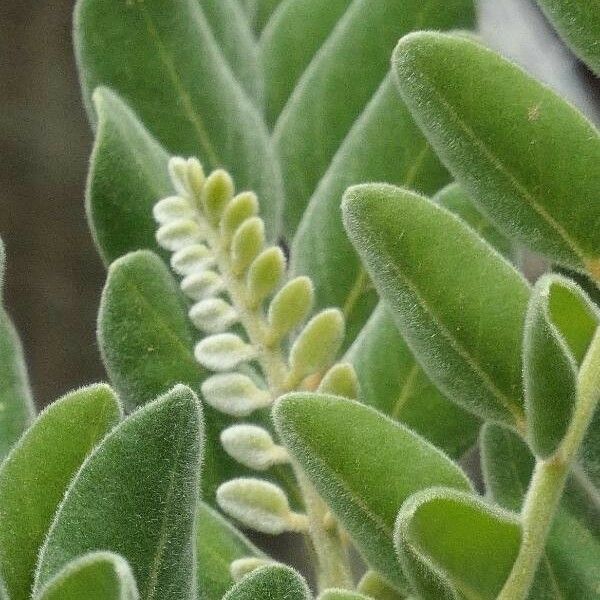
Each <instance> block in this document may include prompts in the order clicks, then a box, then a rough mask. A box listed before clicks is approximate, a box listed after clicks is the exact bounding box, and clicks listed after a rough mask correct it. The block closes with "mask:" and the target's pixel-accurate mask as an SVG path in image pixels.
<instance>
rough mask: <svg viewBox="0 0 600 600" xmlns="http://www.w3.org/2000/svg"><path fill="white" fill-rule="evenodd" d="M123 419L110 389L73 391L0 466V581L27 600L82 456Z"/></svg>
mask: <svg viewBox="0 0 600 600" xmlns="http://www.w3.org/2000/svg"><path fill="white" fill-rule="evenodd" d="M120 418H121V407H120V405H119V402H118V400H117V398H116V397H115V395H114V394H113V392H112V391H111V389H110V388H109V387H108V386H106V385H94V386H90V387H87V388H82V389H80V390H77V391H74V392H71V393H70V394H67V395H66V396H63V397H62V398H61V399H59V400H57V401H56V402H54V403H53V404H51V405H50V406H49V407H48V408H46V410H44V411H43V412H42V413H41V414H40V415H39V417H38V418H37V420H36V421H35V422H34V423H33V425H32V426H31V427H30V428H29V429H28V430H27V431H26V432H25V434H24V435H23V437H22V438H21V440H20V441H19V443H18V444H17V445H16V446H15V447H14V449H13V450H12V452H11V453H10V454H9V455H8V457H7V458H6V460H5V461H4V463H3V464H2V466H1V467H0V577H1V578H2V579H3V580H4V582H5V585H6V589H7V590H8V592H9V593H10V597H11V598H12V600H26V599H27V598H29V592H30V589H31V584H32V582H33V575H34V570H35V564H36V560H37V556H38V550H39V548H40V546H41V545H42V543H43V541H44V537H45V535H46V532H47V531H48V528H49V527H50V524H51V523H52V517H53V516H54V513H55V512H56V509H57V507H58V505H59V504H60V501H61V500H62V498H63V496H64V493H65V490H66V488H67V486H68V485H69V482H70V481H71V478H72V477H73V475H74V474H75V473H76V472H77V469H79V467H80V465H81V463H82V462H83V461H84V459H85V457H86V456H87V455H88V454H89V453H90V452H91V451H92V449H93V448H94V447H95V446H96V445H97V444H98V443H99V442H100V440H101V439H102V438H103V437H104V436H105V435H106V434H107V433H108V431H110V429H112V427H114V426H115V425H116V424H117V423H118V422H119V420H120Z"/></svg>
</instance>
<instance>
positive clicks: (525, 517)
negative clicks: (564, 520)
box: [498, 329, 600, 600]
mask: <svg viewBox="0 0 600 600" xmlns="http://www.w3.org/2000/svg"><path fill="white" fill-rule="evenodd" d="M599 399H600V329H598V330H597V331H596V334H595V335H594V339H593V340H592V343H591V344H590V347H589V349H588V352H587V354H586V357H585V360H584V361H583V364H582V365H581V368H580V370H579V377H578V382H577V401H576V403H575V409H574V411H573V415H572V418H571V423H570V425H569V428H568V430H567V433H566V435H565V437H564V439H563V441H562V442H561V444H560V446H559V448H558V450H557V451H556V453H555V454H554V455H553V456H552V457H551V458H549V459H547V460H538V462H537V464H536V467H535V470H534V473H533V477H532V479H531V483H530V485H529V490H528V491H527V497H526V498H525V503H524V505H523V510H522V513H521V522H522V528H523V539H522V542H521V548H520V550H519V554H518V556H517V559H516V561H515V563H514V565H513V568H512V571H511V573H510V575H509V577H508V579H507V580H506V583H505V584H504V587H503V588H502V591H501V592H500V594H499V596H498V600H524V599H525V598H527V595H528V593H529V590H530V588H531V585H532V583H533V579H534V577H535V573H536V570H537V567H538V564H539V562H540V559H541V557H542V555H543V553H544V548H545V545H546V538H547V537H548V532H549V530H550V527H551V526H552V520H553V519H554V515H555V513H556V509H557V507H558V504H559V502H560V499H561V496H562V493H563V490H564V487H565V482H566V479H567V476H568V474H569V471H570V469H571V467H572V465H573V463H574V461H575V459H576V458H577V454H578V452H579V449H580V447H581V444H582V442H583V440H584V437H585V434H586V431H587V429H588V426H589V424H590V421H591V420H592V417H593V415H594V411H595V410H596V406H597V405H598V400H599Z"/></svg>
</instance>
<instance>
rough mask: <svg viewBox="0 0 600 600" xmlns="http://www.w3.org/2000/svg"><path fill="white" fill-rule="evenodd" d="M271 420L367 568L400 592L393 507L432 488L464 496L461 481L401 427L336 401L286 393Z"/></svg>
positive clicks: (436, 452) (457, 470)
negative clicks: (451, 489)
mask: <svg viewBox="0 0 600 600" xmlns="http://www.w3.org/2000/svg"><path fill="white" fill-rule="evenodd" d="M274 420H275V425H276V428H277V430H278V432H279V434H280V437H281V439H282V440H283V442H284V443H285V445H286V446H287V448H288V449H289V451H290V452H291V453H292V454H293V456H294V458H295V459H296V460H297V461H298V462H299V463H300V466H301V467H302V468H303V469H304V470H305V472H306V474H307V475H308V477H310V479H311V480H312V482H313V484H314V485H315V487H316V488H317V490H318V492H319V493H320V494H321V496H322V497H323V498H324V499H325V500H326V502H327V503H328V504H329V506H330V507H331V509H332V510H333V511H334V512H335V513H336V516H337V517H338V518H339V520H340V522H341V523H342V524H343V526H344V527H345V528H346V529H347V531H348V532H349V533H350V535H351V536H352V537H353V539H354V541H355V543H356V544H357V547H358V548H359V549H360V551H361V552H362V554H363V555H364V557H365V559H366V560H367V562H368V563H369V564H370V565H371V566H372V567H373V568H375V569H377V570H378V571H380V572H381V573H382V574H383V575H384V576H385V577H386V578H387V579H389V580H390V581H391V582H392V583H393V584H394V585H396V586H399V587H400V588H401V589H402V588H403V586H405V585H406V582H405V580H404V577H403V575H402V573H401V570H400V567H399V565H398V563H397V561H396V560H395V557H394V550H393V546H392V530H393V524H394V521H395V518H396V514H397V512H398V510H399V508H400V506H401V505H402V503H403V502H404V501H405V500H406V498H407V497H408V496H410V495H411V494H413V493H414V492H416V491H418V490H421V489H424V488H427V487H431V486H433V485H445V486H450V487H456V488H458V489H461V490H469V489H470V485H469V482H468V479H467V478H466V476H465V474H464V473H463V472H462V471H461V470H460V468H459V467H458V466H456V465H455V464H454V463H453V462H452V461H451V460H450V459H449V458H448V457H446V455H444V454H443V453H442V452H441V451H440V450H438V449H437V448H435V447H434V446H431V445H430V444H429V443H427V442H426V441H425V440H424V439H422V438H421V437H419V436H417V435H416V434H414V433H413V432H411V431H410V430H409V429H407V428H406V427H404V426H402V425H399V424H398V423H395V422H393V421H392V420H391V419H389V418H387V417H385V416H384V415H382V414H381V413H378V412H377V411H375V410H374V409H372V408H370V407H367V406H364V405H362V404H359V403H358V402H354V401H351V400H346V399H341V398H339V397H337V396H326V395H322V394H307V393H297V394H290V395H288V396H285V397H284V398H283V399H281V400H279V401H278V403H277V404H276V405H275V409H274ZM340 423H343V424H344V426H343V427H340V426H339V425H340ZM382 440H385V444H382ZM382 481H385V482H386V484H385V485H383V486H382Z"/></svg>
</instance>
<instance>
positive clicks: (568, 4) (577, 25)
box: [537, 0, 600, 76]
mask: <svg viewBox="0 0 600 600" xmlns="http://www.w3.org/2000/svg"><path fill="white" fill-rule="evenodd" d="M537 2H538V4H539V5H540V7H541V8H542V10H543V11H544V13H545V14H546V16H547V17H548V18H549V19H550V21H552V23H553V24H554V26H555V27H556V29H557V30H558V32H559V33H560V35H561V37H562V38H563V40H565V41H566V42H567V43H568V44H569V46H570V47H571V48H572V49H573V51H574V52H575V53H576V54H577V55H578V56H579V57H580V58H581V59H582V60H584V61H585V62H586V63H587V64H588V66H589V67H590V69H592V71H594V72H595V73H596V75H599V76H600V48H599V47H598V31H600V2H598V0H586V1H585V2H579V1H578V0H537Z"/></svg>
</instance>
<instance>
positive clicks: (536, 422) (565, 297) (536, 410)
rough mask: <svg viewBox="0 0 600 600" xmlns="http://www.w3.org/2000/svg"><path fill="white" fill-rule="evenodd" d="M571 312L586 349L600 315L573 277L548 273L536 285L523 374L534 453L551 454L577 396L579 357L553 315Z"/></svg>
mask: <svg viewBox="0 0 600 600" xmlns="http://www.w3.org/2000/svg"><path fill="white" fill-rule="evenodd" d="M553 310H555V311H557V312H558V317H559V319H560V318H561V317H562V318H565V317H566V315H568V319H569V322H568V323H565V325H566V326H567V332H572V333H573V335H572V336H571V338H572V339H571V340H570V341H571V343H572V344H573V345H574V346H575V347H576V348H577V349H578V350H579V349H581V350H583V351H582V352H580V353H579V355H580V356H583V355H584V354H585V350H586V349H587V347H588V346H589V344H590V342H591V340H592V337H593V335H594V332H595V330H596V327H597V324H598V322H599V321H600V315H599V314H598V311H597V309H595V308H594V307H593V305H592V303H591V301H590V300H589V299H588V298H587V296H585V293H584V292H583V290H581V289H580V288H579V287H578V286H577V285H576V284H574V283H573V282H571V281H569V280H567V279H564V278H563V277H558V276H555V275H548V276H546V277H542V278H540V279H539V280H538V282H537V284H536V286H535V287H534V290H533V293H532V296H531V300H530V302H529V309H528V313H527V323H526V326H525V346H524V352H523V378H524V383H525V401H526V411H527V425H528V430H529V440H530V444H531V446H532V448H533V449H534V451H535V453H536V454H537V455H539V456H541V457H542V458H547V457H548V456H550V455H551V454H553V453H554V452H555V450H556V449H557V447H558V445H559V444H560V442H561V441H562V439H563V437H564V435H565V433H566V431H567V428H568V426H569V423H570V422H571V415H572V413H573V408H574V405H575V401H576V396H577V368H578V365H577V360H576V357H575V356H574V353H573V352H572V351H571V349H570V344H569V341H568V340H567V339H566V338H565V337H564V336H563V334H562V332H561V330H560V324H558V323H556V322H555V320H554V315H553Z"/></svg>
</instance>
